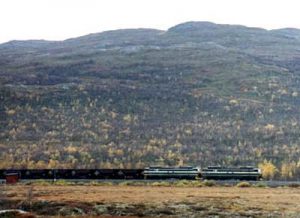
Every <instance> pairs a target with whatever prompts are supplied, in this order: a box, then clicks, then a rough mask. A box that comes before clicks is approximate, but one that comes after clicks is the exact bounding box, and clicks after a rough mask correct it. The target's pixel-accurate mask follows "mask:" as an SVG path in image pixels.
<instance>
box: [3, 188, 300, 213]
mask: <svg viewBox="0 0 300 218" xmlns="http://www.w3.org/2000/svg"><path fill="white" fill-rule="evenodd" d="M1 193H2V194H1V199H2V200H1V201H2V204H0V208H1V209H11V208H19V209H24V210H26V211H31V212H32V213H33V214H37V215H38V216H41V217H44V216H46V215H47V216H74V215H76V216H94V217H105V216H107V215H112V216H131V217H141V216H143V217H157V216H161V217H165V216H170V217H215V216H216V217H232V216H236V217H297V216H298V214H299V213H300V205H299V202H300V189H299V188H290V187H289V188H286V187H280V188H258V187H247V188H240V187H153V186H117V185H113V186H78V185H68V186H58V185H50V186H49V185H48V186H45V185H33V186H26V185H16V186H1Z"/></svg>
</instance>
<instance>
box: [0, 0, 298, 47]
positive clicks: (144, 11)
mask: <svg viewBox="0 0 300 218" xmlns="http://www.w3.org/2000/svg"><path fill="white" fill-rule="evenodd" d="M299 9H300V1H299V0H0V43H2V42H6V41H10V40H26V39H45V40H63V39H67V38H72V37H78V36H82V35H86V34H89V33H95V32H102V31H105V30H114V29H124V28H141V27H143V28H155V29H162V30H166V29H168V28H170V27H172V26H174V25H176V24H179V23H183V22H187V21H211V22H215V23H220V24H241V25H246V26H251V27H262V28H266V29H277V28H283V27H294V28H299V29H300V13H299Z"/></svg>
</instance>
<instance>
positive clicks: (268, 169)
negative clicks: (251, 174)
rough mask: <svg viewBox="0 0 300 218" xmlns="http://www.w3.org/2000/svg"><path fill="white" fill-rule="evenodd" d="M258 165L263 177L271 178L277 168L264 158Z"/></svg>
mask: <svg viewBox="0 0 300 218" xmlns="http://www.w3.org/2000/svg"><path fill="white" fill-rule="evenodd" d="M258 167H259V168H260V169H261V171H262V176H263V178H265V179H273V178H274V176H275V174H276V172H277V171H278V169H277V168H276V166H275V165H274V164H272V162H271V161H267V160H264V162H263V163H261V164H259V165H258Z"/></svg>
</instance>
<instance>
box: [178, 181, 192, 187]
mask: <svg viewBox="0 0 300 218" xmlns="http://www.w3.org/2000/svg"><path fill="white" fill-rule="evenodd" d="M174 185H175V186H177V187H185V186H191V183H190V182H189V181H187V180H178V181H176V182H175V183H174Z"/></svg>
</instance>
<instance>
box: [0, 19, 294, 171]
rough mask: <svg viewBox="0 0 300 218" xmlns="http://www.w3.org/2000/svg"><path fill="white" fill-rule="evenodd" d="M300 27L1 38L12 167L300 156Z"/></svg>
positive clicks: (4, 127) (186, 27)
mask: <svg viewBox="0 0 300 218" xmlns="http://www.w3.org/2000/svg"><path fill="white" fill-rule="evenodd" d="M299 81H300V30H297V29H291V28H287V29H279V30H271V31H268V30H264V29H259V28H249V27H244V26H236V25H218V24H214V23H210V22H188V23H183V24H179V25H177V26H174V27H171V28H170V29H169V30H167V31H161V30H154V29H124V30H116V31H107V32H102V33H95V34H90V35H87V36H82V37H79V38H73V39H68V40H65V41H42V40H30V41H11V42H8V43H4V44H0V123H1V125H0V148H1V151H2V152H1V153H0V160H1V161H0V167H40V168H42V167H79V168H81V167H143V166H147V165H176V164H178V163H179V162H181V163H184V164H190V165H200V166H205V165H209V164H213V165H217V164H227V165H241V164H258V163H261V162H263V161H264V160H265V159H266V160H270V161H272V162H273V163H275V164H276V165H277V166H278V167H280V166H281V164H282V163H289V164H294V165H295V166H296V165H297V163H298V161H299V155H300V147H299V144H300V138H299V135H300V123H299V112H300V107H299V106H300V86H299V84H300V83H299Z"/></svg>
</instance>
